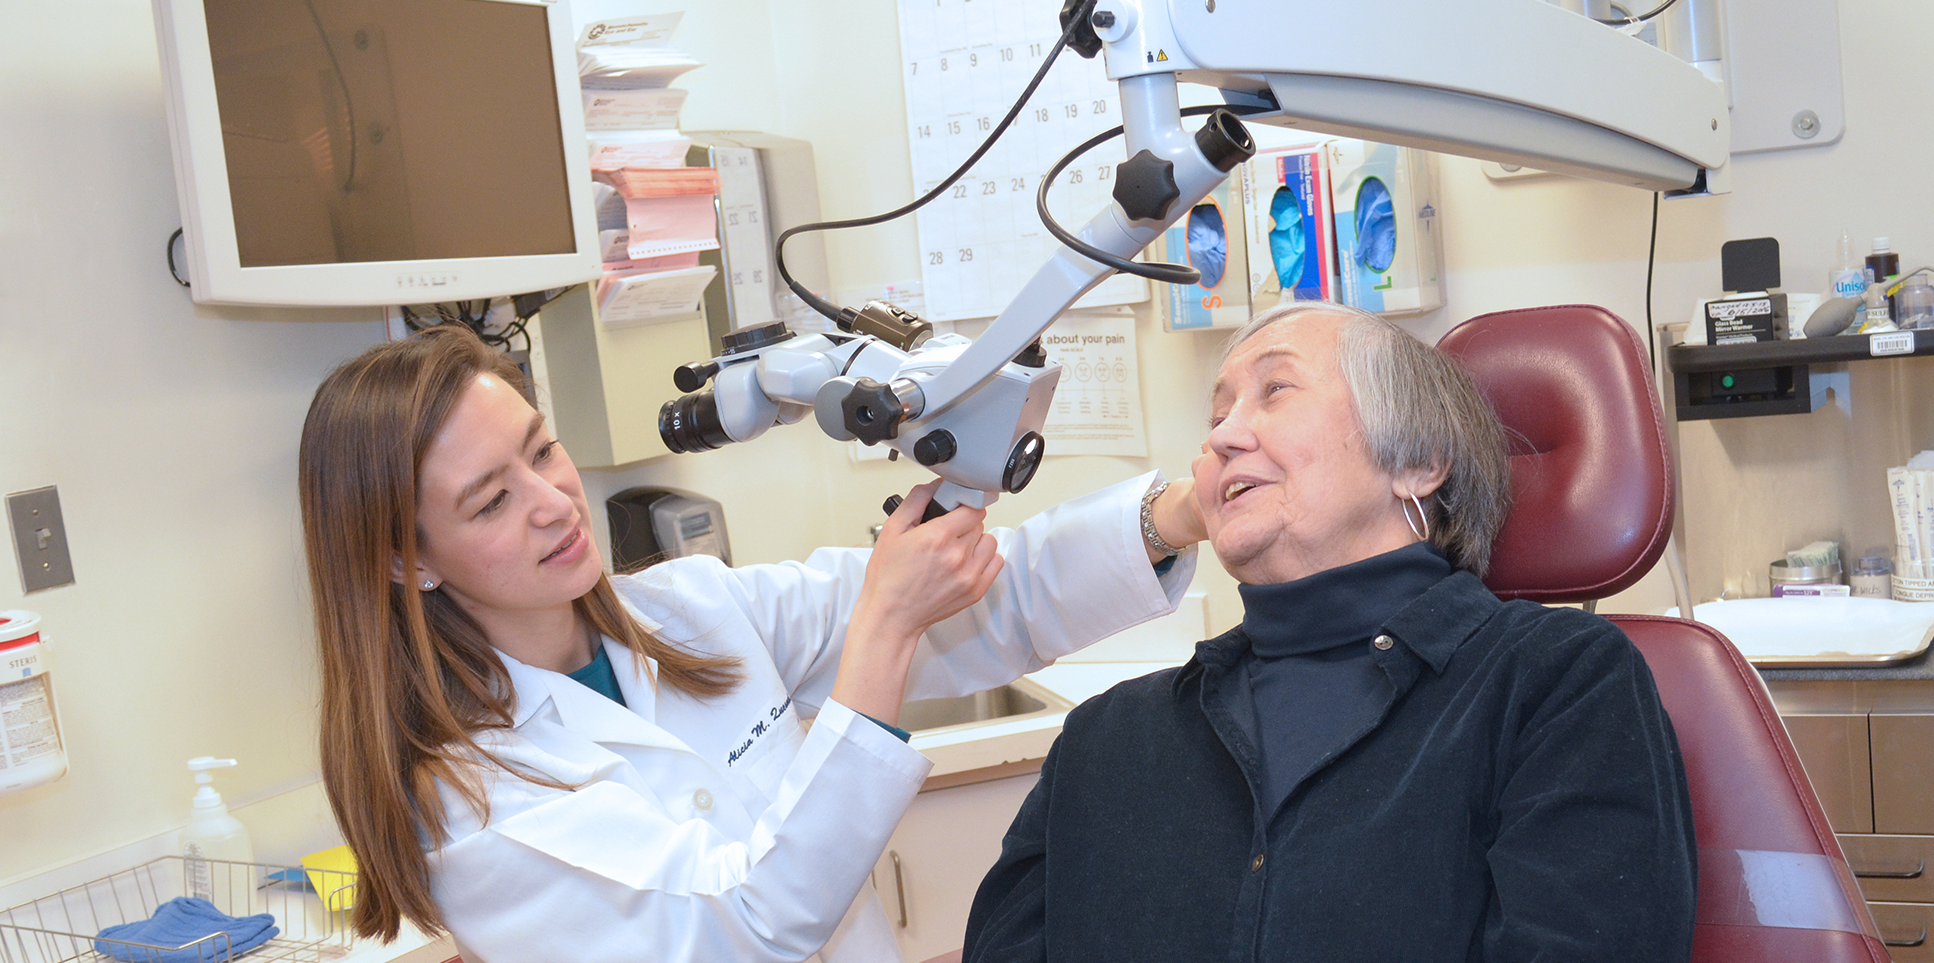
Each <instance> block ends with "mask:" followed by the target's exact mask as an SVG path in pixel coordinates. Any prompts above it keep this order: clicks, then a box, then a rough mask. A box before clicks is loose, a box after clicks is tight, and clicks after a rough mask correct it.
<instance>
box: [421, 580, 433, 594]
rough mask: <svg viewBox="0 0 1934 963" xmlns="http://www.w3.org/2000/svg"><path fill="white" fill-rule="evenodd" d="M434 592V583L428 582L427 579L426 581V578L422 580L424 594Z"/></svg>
mask: <svg viewBox="0 0 1934 963" xmlns="http://www.w3.org/2000/svg"><path fill="white" fill-rule="evenodd" d="M435 590H436V583H435V582H433V581H431V580H429V579H427V578H426V579H424V580H423V591H425V592H430V591H435Z"/></svg>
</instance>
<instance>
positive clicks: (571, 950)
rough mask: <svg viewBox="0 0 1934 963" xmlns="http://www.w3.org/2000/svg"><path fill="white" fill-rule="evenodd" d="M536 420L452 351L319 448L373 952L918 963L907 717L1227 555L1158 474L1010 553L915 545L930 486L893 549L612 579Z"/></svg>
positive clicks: (1150, 601)
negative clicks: (897, 881) (911, 919)
mask: <svg viewBox="0 0 1934 963" xmlns="http://www.w3.org/2000/svg"><path fill="white" fill-rule="evenodd" d="M525 394H526V387H525V384H524V382H523V379H522V377H521V375H520V373H519V372H518V371H517V369H516V368H515V367H514V366H513V365H511V364H510V363H509V362H508V360H507V359H506V358H505V357H504V356H503V355H502V354H500V353H498V352H496V351H494V350H491V349H489V348H487V347H485V346H484V345H483V344H482V343H481V342H479V341H478V340H477V339H476V338H475V337H474V336H472V335H471V334H470V333H469V332H468V331H465V330H462V329H460V328H451V327H439V328H434V329H431V330H429V331H426V332H423V333H421V334H418V335H416V336H414V337H412V338H410V339H408V340H406V341H402V342H398V343H395V344H389V345H382V346H379V347H376V348H372V349H370V350H369V351H367V352H365V353H364V354H362V355H361V356H359V357H357V358H355V359H353V360H351V361H349V362H347V363H345V364H344V365H342V366H341V367H340V368H338V369H337V370H336V371H335V372H334V373H332V374H331V375H330V376H329V377H328V378H327V379H326V380H325V381H324V382H323V384H322V386H321V387H320V388H319V389H318V390H317V392H316V397H315V399H314V401H313V403H312V404H311V406H310V410H309V415H308V419H307V421H306V423H305V424H304V426H303V432H302V448H301V456H300V479H299V484H300V489H301V498H302V519H303V533H304V538H305V541H306V543H307V553H308V561H309V571H310V584H311V588H312V592H313V597H314V604H315V611H316V627H317V635H318V639H319V645H320V649H321V661H322V672H323V702H322V767H323V775H324V781H325V784H326V786H327V789H328V792H329V799H330V804H331V806H332V807H333V809H334V811H335V815H336V819H337V822H338V823H339V824H340V826H341V828H342V831H343V834H344V836H345V837H346V838H347V840H348V842H349V845H350V848H351V849H352V850H353V851H354V852H355V854H356V858H357V861H358V863H359V864H360V866H361V871H362V875H361V882H360V886H359V889H358V897H357V902H356V907H355V910H354V919H353V926H354V928H355V930H356V932H357V933H358V934H359V935H373V936H379V937H382V938H384V939H389V938H393V937H394V936H395V935H396V933H397V931H398V926H399V922H400V921H401V920H404V919H407V920H409V921H410V922H412V923H414V924H416V925H417V926H418V927H419V928H422V929H424V930H427V931H431V932H435V931H438V930H443V929H447V930H448V931H449V932H450V933H452V934H453V935H454V936H455V938H456V940H457V942H458V944H459V945H460V946H461V947H462V952H463V956H464V958H465V959H466V960H468V961H470V963H535V961H543V960H570V961H572V963H602V961H614V963H615V961H626V963H632V961H637V960H646V959H649V960H659V961H673V960H704V961H726V960H735V961H763V960H773V961H779V960H803V959H806V958H809V957H812V956H813V955H814V954H815V953H817V954H819V955H820V956H821V958H822V959H825V960H828V961H878V963H887V961H897V960H898V954H897V950H896V948H895V946H894V941H893V938H892V931H891V930H890V929H889V927H888V925H887V921H886V917H885V914H884V912H883V911H882V910H881V908H880V905H879V901H878V899H877V898H876V897H875V896H874V895H873V894H872V893H871V892H870V887H868V886H867V878H868V874H869V872H870V871H871V869H872V866H873V864H874V862H875V861H876V860H877V859H878V858H879V855H880V852H881V851H882V850H883V849H884V847H885V845H886V841H887V837H888V836H889V834H891V833H892V831H893V829H894V826H895V824H896V823H897V822H898V821H899V819H900V816H901V814H902V813H903V812H904V811H905V809H906V807H907V805H908V804H909V803H910V802H911V801H912V799H913V796H914V794H915V793H916V792H917V791H918V790H919V788H920V784H921V782H922V780H923V779H924V778H925V776H926V773H927V771H928V769H929V767H930V763H928V762H927V760H926V759H925V758H923V757H922V756H921V755H920V754H919V753H918V752H915V751H914V750H913V749H911V748H910V747H909V746H908V745H907V744H906V743H905V734H904V733H901V732H899V730H897V729H894V728H893V725H892V724H893V723H894V722H895V721H896V719H897V717H898V713H899V706H900V703H901V701H902V700H903V699H905V698H930V697H939V696H952V695H962V694H966V693H970V692H974V691H978V690H981V689H985V688H989V687H991V686H995V685H1000V684H1003V683H1006V682H1009V681H1012V680H1013V679H1015V678H1016V677H1018V676H1020V675H1022V674H1024V673H1027V672H1030V671H1032V670H1034V669H1037V668H1040V667H1041V666H1043V665H1046V664H1048V663H1050V662H1053V661H1054V660H1055V659H1056V658H1058V657H1060V656H1062V655H1065V654H1067V653H1069V652H1072V651H1074V650H1075V649H1078V648H1080V647H1081V646H1083V645H1086V644H1088V643H1090V642H1094V641H1096V640H1098V639H1101V638H1103V637H1105V636H1107V635H1110V634H1112V633H1114V632H1118V631H1120V630H1122V629H1124V628H1127V627H1129V626H1131V625H1134V624H1136V623H1139V622H1142V621H1145V620H1147V619H1150V618H1154V617H1156V616H1159V615H1162V614H1165V613H1167V612H1168V611H1170V610H1171V609H1172V608H1173V606H1174V604H1175V603H1176V601H1177V600H1178V599H1179V597H1180V595H1181V592H1182V590H1183V588H1184V587H1185V586H1186V585H1187V583H1188V581H1189V578H1190V576H1191V574H1192V572H1193V563H1194V558H1193V553H1192V552H1190V553H1186V554H1185V555H1184V556H1183V557H1182V558H1181V559H1180V561H1179V563H1173V564H1172V563H1170V562H1169V561H1167V559H1166V556H1165V552H1169V551H1173V549H1172V548H1170V546H1175V545H1183V546H1186V545H1188V544H1190V543H1192V542H1194V541H1197V540H1199V539H1200V538H1201V521H1200V517H1199V515H1198V514H1197V513H1196V510H1195V509H1194V508H1193V507H1192V506H1193V501H1194V500H1193V499H1192V498H1189V497H1188V493H1187V491H1186V486H1185V485H1184V484H1178V485H1176V486H1175V487H1174V488H1172V489H1168V490H1166V491H1163V490H1162V489H1161V488H1151V484H1152V482H1153V481H1154V479H1153V478H1152V477H1151V478H1141V479H1136V480H1134V481H1131V482H1127V483H1124V484H1122V485H1118V486H1115V487H1113V488H1110V489H1106V490H1103V491H1101V492H1098V493H1096V494H1094V495H1090V496H1087V497H1085V498H1081V499H1077V500H1075V501H1073V502H1070V503H1068V504H1065V505H1062V506H1060V507H1058V508H1056V509H1053V510H1051V511H1049V512H1046V513H1044V514H1042V515H1040V516H1037V517H1036V518H1034V519H1032V520H1030V521H1028V522H1027V523H1026V524H1024V525H1022V526H1021V527H1020V528H1019V529H1018V530H1014V531H997V532H995V533H994V534H991V535H990V534H984V533H983V532H982V530H981V521H982V517H983V513H981V512H978V511H973V510H965V509H957V510H955V511H953V512H951V513H949V514H948V515H946V516H944V517H942V518H939V519H936V520H934V521H932V522H928V523H926V524H917V520H918V519H919V517H920V514H921V511H922V510H923V509H924V508H925V506H926V504H927V502H928V500H929V497H930V495H931V490H930V486H920V487H918V488H915V489H914V491H913V494H912V495H911V497H909V498H908V499H907V500H906V502H905V503H904V504H903V505H901V507H900V509H899V511H897V512H895V513H894V515H893V516H892V517H890V518H889V519H888V520H887V522H886V524H885V526H884V529H883V530H882V532H881V534H880V538H879V542H878V544H877V546H876V547H875V548H874V549H873V550H872V551H871V552H868V551H866V550H860V549H821V550H820V551H817V552H815V553H813V555H812V556H811V558H809V559H808V560H807V561H806V562H804V563H784V564H778V565H752V566H746V567H743V568H738V569H733V568H728V567H726V566H725V565H724V564H723V563H721V562H719V561H718V560H716V559H713V558H711V557H709V556H693V557H688V558H681V559H674V560H672V561H669V562H666V563H664V564H661V565H658V566H655V567H653V568H650V569H647V570H646V571H644V572H642V573H640V574H638V575H635V576H615V577H607V576H606V575H605V574H604V572H603V570H602V563H601V561H600V559H599V555H598V550H597V548H596V546H595V545H594V544H593V541H592V537H591V533H590V529H589V527H588V526H589V524H590V518H591V515H590V512H589V509H588V507H587V505H586V500H585V495H584V489H583V486H582V484H581V483H580V481H579V478H578V473H577V469H576V468H575V467H573V465H572V464H571V461H570V459H569V457H568V456H566V455H565V453H564V451H563V449H562V448H560V447H559V446H558V444H557V442H556V441H555V440H553V439H552V437H551V435H550V433H549V430H548V428H547V427H546V425H545V423H544V419H543V417H542V416H541V415H540V414H538V413H537V412H536V411H534V410H533V409H532V407H531V405H530V404H529V403H527V402H526V401H525ZM1145 493H1148V494H1149V495H1151V496H1152V497H1144V495H1145ZM1150 528H1152V529H1153V531H1154V534H1155V536H1156V537H1155V538H1154V539H1153V540H1151V539H1149V538H1146V537H1145V535H1144V531H1146V530H1148V529H1150ZM1151 545H1154V546H1155V547H1150V546H1151ZM1158 549H1160V550H1161V551H1158ZM1157 562H1161V564H1159V565H1158V564H1155V563H1157ZM1158 570H1159V571H1160V574H1158ZM808 720H810V725H808V724H807V722H808Z"/></svg>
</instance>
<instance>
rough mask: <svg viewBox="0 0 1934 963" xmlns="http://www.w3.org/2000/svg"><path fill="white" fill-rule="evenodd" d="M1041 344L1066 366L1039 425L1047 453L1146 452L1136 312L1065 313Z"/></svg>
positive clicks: (1145, 454) (1136, 455)
mask: <svg viewBox="0 0 1934 963" xmlns="http://www.w3.org/2000/svg"><path fill="white" fill-rule="evenodd" d="M1041 343H1042V345H1043V346H1044V347H1046V348H1047V352H1048V358H1049V360H1052V361H1054V362H1055V363H1057V364H1059V365H1061V366H1062V367H1064V368H1065V369H1066V370H1065V371H1064V372H1062V374H1061V384H1060V386H1059V387H1057V388H1056V389H1055V392H1054V407H1053V408H1051V409H1049V411H1048V419H1047V426H1046V427H1045V428H1044V429H1043V434H1044V435H1045V436H1046V438H1047V441H1048V450H1047V453H1048V454H1050V455H1124V456H1128V457H1133V458H1146V457H1148V434H1147V430H1146V429H1145V427H1144V426H1143V424H1142V376H1141V370H1140V368H1139V367H1138V366H1137V365H1136V363H1135V319H1134V317H1133V316H1132V315H1126V314H1067V315H1063V316H1062V317H1061V319H1060V320H1058V321H1056V322H1054V326H1053V327H1051V328H1049V329H1048V331H1047V333H1046V334H1044V335H1042V336H1041Z"/></svg>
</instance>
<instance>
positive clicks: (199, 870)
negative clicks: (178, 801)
mask: <svg viewBox="0 0 1934 963" xmlns="http://www.w3.org/2000/svg"><path fill="white" fill-rule="evenodd" d="M233 765H235V760H233V759H216V758H215V757H213V756H198V757H196V758H194V759H190V760H188V769H189V771H191V772H193V773H194V774H195V782H196V783H198V784H200V788H198V789H196V790H195V804H194V809H193V811H191V812H190V814H189V816H188V828H187V829H186V830H184V831H183V832H182V834H181V854H182V856H184V857H186V858H187V860H188V895H190V896H199V897H201V898H202V899H205V900H208V901H209V902H211V903H213V904H215V908H216V909H218V910H220V911H222V912H223V913H226V914H228V915H230V916H246V915H248V914H249V912H250V910H249V902H250V900H251V898H252V897H253V896H254V894H255V869H254V867H253V866H252V865H250V864H252V863H254V862H255V847H254V846H253V845H251V844H250V843H249V838H248V828H247V827H245V826H243V825H242V822H241V820H239V819H236V818H235V817H234V816H231V815H229V814H228V806H227V805H226V804H224V803H223V802H222V796H221V794H220V793H218V792H216V791H215V787H214V785H213V782H214V776H213V774H211V773H210V772H209V770H210V769H220V768H223V767H226V766H233Z"/></svg>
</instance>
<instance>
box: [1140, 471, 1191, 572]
mask: <svg viewBox="0 0 1934 963" xmlns="http://www.w3.org/2000/svg"><path fill="white" fill-rule="evenodd" d="M1165 491H1168V482H1163V483H1161V484H1160V485H1156V486H1155V487H1154V488H1151V489H1149V490H1148V494H1146V495H1143V496H1142V541H1144V542H1147V543H1148V547H1149V548H1151V549H1153V550H1154V551H1155V554H1157V555H1171V556H1172V555H1180V554H1182V550H1181V549H1179V548H1176V547H1175V546H1173V545H1170V544H1169V543H1167V542H1165V541H1163V540H1162V533H1160V532H1158V531H1156V530H1155V499H1157V498H1160V497H1162V493H1163V492H1165Z"/></svg>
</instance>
